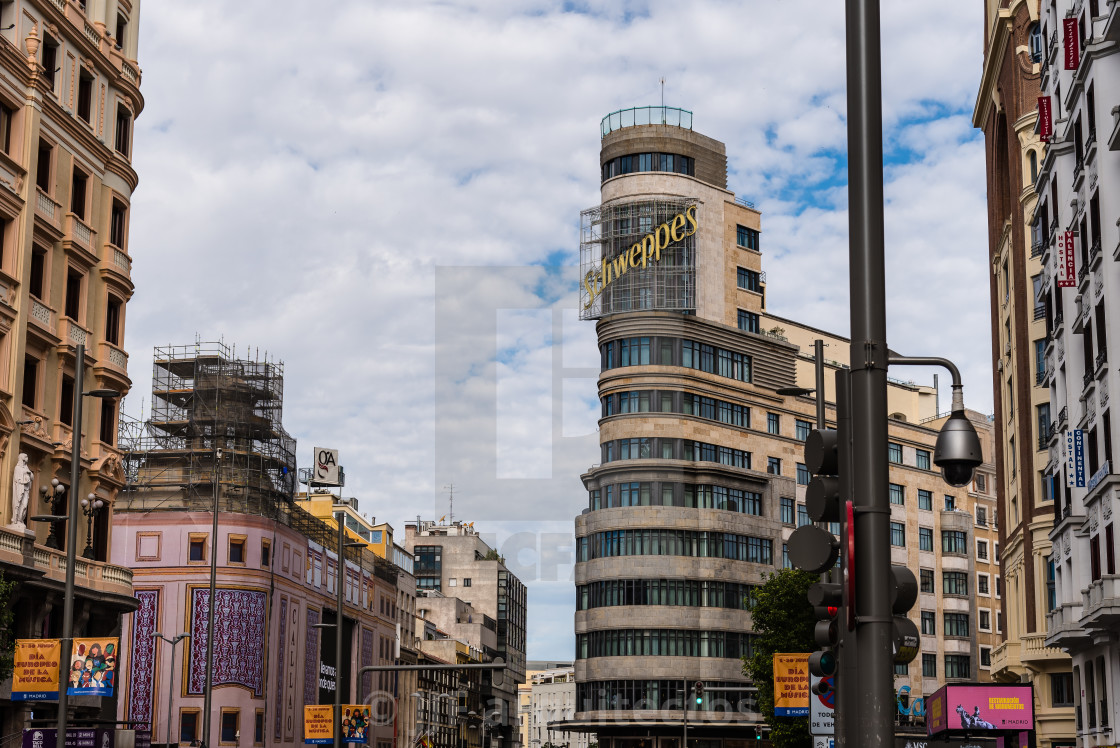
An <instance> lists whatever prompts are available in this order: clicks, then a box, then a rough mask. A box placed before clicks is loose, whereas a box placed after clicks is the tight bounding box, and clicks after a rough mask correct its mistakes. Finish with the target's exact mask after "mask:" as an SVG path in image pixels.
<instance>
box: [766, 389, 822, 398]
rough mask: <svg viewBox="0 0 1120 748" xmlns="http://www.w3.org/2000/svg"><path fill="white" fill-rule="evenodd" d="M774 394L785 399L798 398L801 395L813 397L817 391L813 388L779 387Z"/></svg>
mask: <svg viewBox="0 0 1120 748" xmlns="http://www.w3.org/2000/svg"><path fill="white" fill-rule="evenodd" d="M774 392H776V393H777V394H779V395H782V396H783V397H797V396H799V395H811V394H812V393H814V392H816V389H814V388H813V387H779V388H778V389H776V390H774Z"/></svg>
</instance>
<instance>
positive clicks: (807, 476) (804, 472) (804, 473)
mask: <svg viewBox="0 0 1120 748" xmlns="http://www.w3.org/2000/svg"><path fill="white" fill-rule="evenodd" d="M812 477H813V474H812V473H810V472H809V467H808V466H807V465H804V464H802V463H800V462H799V463H797V484H798V485H799V486H807V485H809V481H810V480H811V479H812Z"/></svg>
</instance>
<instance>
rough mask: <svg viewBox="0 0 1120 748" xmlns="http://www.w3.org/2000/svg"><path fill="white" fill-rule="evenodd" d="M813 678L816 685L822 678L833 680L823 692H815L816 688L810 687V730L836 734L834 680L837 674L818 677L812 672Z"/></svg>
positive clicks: (823, 733) (821, 733)
mask: <svg viewBox="0 0 1120 748" xmlns="http://www.w3.org/2000/svg"><path fill="white" fill-rule="evenodd" d="M809 677H810V679H811V680H812V683H811V685H812V686H816V685H817V684H818V683H820V682H821V681H822V680H826V681H831V683H830V685H831V686H832V687H831V688H829V689H828V690H827V691H826V692H825V693H823V694H817V693H814V691H815V689H812V688H811V689H810V692H809V732H811V733H812V734H813V735H835V734H836V683H835V681H834V680H833V679H834V678H835V677H836V676H834V675H830V676H828V677H826V678H818V677H817V676H815V675H812V674H810V676H809Z"/></svg>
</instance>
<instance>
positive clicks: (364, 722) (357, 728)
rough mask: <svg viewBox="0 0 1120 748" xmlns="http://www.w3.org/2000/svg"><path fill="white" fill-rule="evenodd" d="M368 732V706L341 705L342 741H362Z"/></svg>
mask: <svg viewBox="0 0 1120 748" xmlns="http://www.w3.org/2000/svg"><path fill="white" fill-rule="evenodd" d="M368 733H369V707H368V706H363V705H361V704H343V705H342V742H343V743H364V742H366V737H367V735H368Z"/></svg>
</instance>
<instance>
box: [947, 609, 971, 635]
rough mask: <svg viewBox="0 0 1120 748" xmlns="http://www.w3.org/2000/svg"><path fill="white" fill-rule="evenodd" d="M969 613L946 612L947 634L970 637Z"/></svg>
mask: <svg viewBox="0 0 1120 748" xmlns="http://www.w3.org/2000/svg"><path fill="white" fill-rule="evenodd" d="M968 635H969V630H968V613H945V636H955V637H962V638H964V637H968Z"/></svg>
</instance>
